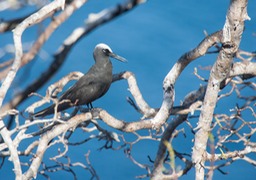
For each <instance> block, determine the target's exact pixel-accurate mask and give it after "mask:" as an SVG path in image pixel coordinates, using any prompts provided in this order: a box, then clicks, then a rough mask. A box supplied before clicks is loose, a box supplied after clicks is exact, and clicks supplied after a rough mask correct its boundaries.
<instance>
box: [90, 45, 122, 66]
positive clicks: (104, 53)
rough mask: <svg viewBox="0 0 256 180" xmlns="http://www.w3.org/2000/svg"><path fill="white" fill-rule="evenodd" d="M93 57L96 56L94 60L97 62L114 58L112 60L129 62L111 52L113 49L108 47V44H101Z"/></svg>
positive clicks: (97, 46) (96, 48)
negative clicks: (101, 59)
mask: <svg viewBox="0 0 256 180" xmlns="http://www.w3.org/2000/svg"><path fill="white" fill-rule="evenodd" d="M93 56H94V59H95V61H97V60H98V59H100V58H103V59H104V58H107V59H108V58H109V57H112V58H115V59H117V60H119V61H121V62H127V60H126V59H125V58H123V57H121V56H119V55H117V54H115V53H113V51H112V50H111V48H110V47H109V46H108V45H106V44H103V43H100V44H97V45H96V47H95V49H94V52H93Z"/></svg>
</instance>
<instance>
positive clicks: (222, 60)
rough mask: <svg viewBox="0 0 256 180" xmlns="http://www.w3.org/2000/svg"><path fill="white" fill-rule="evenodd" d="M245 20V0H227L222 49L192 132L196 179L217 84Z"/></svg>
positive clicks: (201, 173) (200, 172)
mask: <svg viewBox="0 0 256 180" xmlns="http://www.w3.org/2000/svg"><path fill="white" fill-rule="evenodd" d="M246 19H248V15H247V1H246V0H233V1H231V2H230V6H229V10H228V12H227V17H226V23H225V25H224V28H223V40H222V43H223V45H222V49H221V51H220V52H219V56H218V58H217V61H216V63H215V64H214V66H213V68H212V70H211V73H210V78H209V81H208V86H207V90H206V94H205V99H204V102H203V106H202V111H201V114H200V118H199V123H198V127H197V129H198V132H197V133H196V135H195V144H194V147H193V156H192V158H193V162H194V163H195V168H196V179H197V180H200V179H204V163H205V158H204V156H205V155H204V153H205V150H206V145H207V140H208V135H209V132H210V131H211V129H210V125H211V122H212V118H213V111H214V109H215V106H216V102H217V96H218V92H219V89H220V83H221V81H223V80H224V79H225V78H226V77H227V76H228V75H229V72H230V69H231V64H232V61H233V57H234V55H235V53H236V52H237V50H238V47H239V44H240V39H241V35H242V32H243V29H244V21H245V20H246Z"/></svg>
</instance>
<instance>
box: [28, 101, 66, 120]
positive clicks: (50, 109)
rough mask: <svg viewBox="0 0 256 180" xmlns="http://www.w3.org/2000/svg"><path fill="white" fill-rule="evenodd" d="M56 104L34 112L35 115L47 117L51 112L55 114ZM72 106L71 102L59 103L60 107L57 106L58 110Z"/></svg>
mask: <svg viewBox="0 0 256 180" xmlns="http://www.w3.org/2000/svg"><path fill="white" fill-rule="evenodd" d="M55 106H56V105H55V104H53V105H51V106H49V107H47V108H45V109H43V110H41V111H39V112H37V113H35V114H33V116H34V117H45V116H47V115H51V114H54V112H55ZM69 107H70V103H62V104H59V105H58V107H57V112H60V111H63V110H65V109H67V108H69Z"/></svg>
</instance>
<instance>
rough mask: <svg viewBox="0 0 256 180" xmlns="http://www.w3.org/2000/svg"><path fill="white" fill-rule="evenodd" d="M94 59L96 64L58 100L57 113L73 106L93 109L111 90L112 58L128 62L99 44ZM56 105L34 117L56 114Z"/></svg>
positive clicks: (104, 45)
mask: <svg viewBox="0 0 256 180" xmlns="http://www.w3.org/2000/svg"><path fill="white" fill-rule="evenodd" d="M93 57H94V61H95V64H94V65H93V66H92V67H91V68H90V69H89V70H88V72H87V73H86V74H84V75H83V76H82V77H81V78H80V79H79V80H78V81H77V82H76V83H75V84H74V85H73V86H71V87H70V88H69V89H68V90H67V91H66V92H64V93H63V94H62V95H61V96H60V97H59V99H58V102H60V103H59V104H58V107H57V112H61V111H64V110H66V109H68V108H70V107H73V106H81V105H87V106H88V108H89V109H90V108H92V102H93V101H95V100H96V99H99V98H100V97H102V96H103V95H104V94H106V92H107V91H108V90H109V88H110V85H111V83H112V75H113V72H112V69H113V67H112V63H111V61H110V57H111V58H114V59H117V60H119V61H121V62H127V60H126V59H125V58H123V57H121V56H119V55H117V54H115V53H113V51H112V50H111V48H110V47H109V46H108V45H106V44H104V43H100V44H97V45H96V47H95V49H94V52H93ZM55 106H56V104H52V105H51V106H49V107H47V108H45V109H43V110H41V111H39V112H37V113H35V114H34V115H33V116H34V117H44V116H47V115H50V114H54V112H55Z"/></svg>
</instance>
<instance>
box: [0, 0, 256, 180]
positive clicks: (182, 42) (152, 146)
mask: <svg viewBox="0 0 256 180" xmlns="http://www.w3.org/2000/svg"><path fill="white" fill-rule="evenodd" d="M119 2H121V1H117V0H109V1H104V0H97V1H92V0H91V1H89V2H88V3H87V4H86V5H84V6H83V7H82V8H81V9H79V10H78V11H76V12H75V13H74V15H73V16H72V17H71V18H70V19H69V20H68V21H67V22H65V23H64V24H63V25H62V26H61V27H60V28H59V29H58V30H57V31H56V32H55V33H54V34H53V35H52V37H51V38H50V39H49V41H48V42H47V43H46V44H45V45H44V46H43V51H44V52H45V56H44V57H46V58H44V59H42V58H41V57H38V58H37V60H36V62H33V63H31V64H30V67H29V68H23V69H21V70H20V72H19V73H18V75H17V78H16V79H15V82H14V87H20V88H24V87H26V85H27V84H28V83H29V82H31V80H34V79H36V78H37V77H39V76H40V75H41V73H42V72H43V71H44V70H45V69H47V68H48V65H49V64H50V63H51V61H52V59H53V54H54V53H55V52H56V50H57V48H58V47H59V46H60V45H61V43H62V42H63V39H65V38H66V37H67V36H68V35H69V34H70V33H71V32H72V30H73V28H75V27H78V26H82V25H83V23H84V20H85V19H86V18H87V16H88V14H89V13H97V12H99V11H100V10H102V9H103V8H105V7H111V6H114V5H116V4H117V3H119ZM228 3H229V1H223V0H220V1H199V0H190V1H185V0H180V1H169V0H159V1H156V0H155V1H154V0H151V1H148V2H147V3H145V4H141V5H139V6H138V7H136V8H135V9H134V10H132V11H130V12H128V13H126V14H124V15H122V16H121V17H118V18H116V19H114V20H113V21H111V22H109V23H107V24H104V25H103V26H101V27H99V28H97V29H96V30H94V31H93V32H91V33H90V34H89V36H86V37H85V38H83V39H82V40H81V41H80V42H79V43H77V44H76V46H74V48H73V49H72V51H71V53H70V54H69V55H68V57H67V60H66V62H65V63H64V65H63V66H62V67H61V69H60V71H58V72H57V73H56V75H55V76H54V77H53V78H52V79H51V80H50V81H49V82H48V83H47V84H46V85H45V86H44V87H43V88H41V89H40V90H39V91H38V93H40V94H42V95H44V93H45V90H46V88H47V86H48V85H50V84H51V83H53V82H55V81H57V80H58V79H60V78H61V77H63V76H64V75H66V74H68V73H69V72H72V71H81V72H86V71H87V70H88V69H89V67H90V66H91V65H92V64H93V63H94V62H93V58H92V51H93V49H94V47H95V45H96V44H97V43H100V42H104V43H106V44H108V45H110V47H111V48H112V50H113V51H114V52H116V53H117V54H120V55H121V56H123V57H125V58H126V59H128V61H129V62H128V63H126V64H123V63H119V62H117V61H115V60H113V65H114V72H121V71H124V70H129V71H132V72H133V73H134V74H135V75H136V78H137V82H138V85H139V87H140V89H141V92H142V94H143V96H144V98H145V99H146V101H147V102H148V103H149V105H150V106H152V107H159V106H160V105H161V102H162V81H163V79H164V77H165V75H166V74H167V73H168V71H169V70H170V69H171V67H172V66H173V64H174V63H175V62H176V61H177V59H178V58H179V57H180V56H181V55H182V54H183V53H185V52H187V51H189V50H191V49H193V48H194V47H195V46H196V45H197V44H199V43H200V41H201V40H202V39H203V38H204V33H203V31H204V30H205V31H207V32H208V33H209V34H210V33H213V32H215V31H217V30H219V29H221V28H222V27H223V24H224V23H225V14H226V10H227V7H228ZM255 5H256V2H255V1H250V2H249V9H248V13H249V16H250V17H251V19H252V20H251V21H250V22H246V25H247V26H246V29H245V33H244V37H245V38H244V40H243V41H242V43H241V47H243V48H244V49H246V50H248V51H252V50H255V48H254V47H255V46H254V45H253V44H255V41H256V39H255V36H252V33H253V32H255V29H254V25H255V19H256V14H255V12H254V10H255ZM32 9H33V8H32ZM29 11H30V12H31V11H32V10H31V9H28V8H26V9H23V10H19V11H17V12H16V11H10V12H9V11H8V12H4V13H2V14H0V16H1V18H5V19H11V18H13V17H17V16H19V15H20V14H26V13H27V12H29ZM14 12H15V13H14ZM252 23H254V24H252ZM37 30H38V27H31V28H29V29H28V30H26V31H25V33H24V36H23V38H22V40H23V42H31V41H33V40H34V39H35V38H36V37H37V35H38V34H37ZM1 36H2V37H1ZM1 36H0V45H1V47H2V46H3V44H5V42H10V41H11V39H12V37H11V33H9V34H7V35H1ZM10 57H11V56H10V55H9V56H6V57H5V59H4V60H6V59H8V58H10ZM215 58H216V55H209V56H205V57H201V58H200V59H198V60H196V61H195V62H193V63H192V64H191V65H189V66H188V68H187V69H186V70H184V72H183V73H182V75H181V76H180V77H179V79H178V81H177V83H176V86H175V89H176V99H175V105H179V103H180V101H182V100H183V97H184V96H185V95H186V94H187V93H188V92H190V91H192V90H195V89H197V88H198V87H199V83H202V82H201V81H199V80H198V79H197V78H196V77H195V76H194V75H193V71H194V67H198V66H208V65H212V63H213V62H214V61H215ZM1 61H2V60H1ZM24 73H26V77H29V78H27V79H26V78H25V80H24ZM201 73H202V74H203V75H204V77H205V78H208V73H209V72H208V71H206V72H205V71H203V72H201ZM188 82H190V83H188ZM127 88H128V86H127V83H126V82H125V81H120V82H116V83H114V84H113V85H112V86H111V88H110V90H109V92H108V93H107V94H106V95H105V96H104V97H102V98H101V99H100V100H97V101H96V102H95V103H94V106H95V107H102V108H104V109H106V110H107V111H108V112H110V113H111V114H112V115H114V116H115V117H117V118H119V119H124V120H126V121H135V120H138V119H139V118H140V115H139V114H138V113H137V112H135V110H134V109H133V108H132V107H131V106H130V105H128V103H126V97H127V96H131V95H130V93H129V92H128V91H127ZM18 90H19V89H18ZM18 90H17V89H16V90H13V91H10V92H9V93H8V96H7V98H6V101H8V100H10V99H11V98H12V97H13V95H14V94H15V93H16V92H17V91H18ZM37 99H38V98H34V97H33V98H29V100H28V101H26V102H24V103H23V104H22V105H21V106H20V107H19V109H20V110H23V109H24V108H25V107H27V106H28V105H29V104H31V103H33V102H34V101H35V100H37ZM230 103H231V104H232V103H235V99H234V100H233V102H232V100H231V102H226V104H230ZM226 104H225V102H224V104H223V106H225V105H226ZM218 109H221V107H218ZM193 121H194V122H191V123H192V124H195V123H196V122H195V121H196V119H194V120H193ZM101 125H102V126H104V124H102V123H101ZM104 127H106V126H104ZM183 127H184V128H186V129H187V130H188V133H187V138H183V137H181V136H179V137H178V138H177V140H175V141H174V143H173V145H174V147H175V148H176V149H177V150H178V151H180V152H181V151H183V152H188V153H190V152H191V148H192V146H193V143H192V142H191V138H192V134H190V133H189V129H188V127H187V126H186V125H183V126H181V128H183ZM108 129H109V130H110V131H111V130H113V129H110V128H108ZM117 133H121V132H117ZM74 137H75V138H73V140H77V139H83V138H85V137H88V133H83V132H81V131H78V132H77V133H76V134H75V136H74ZM129 138H132V137H129ZM103 144H104V141H96V140H93V141H90V142H88V143H86V144H84V145H81V146H79V147H70V149H69V155H70V156H72V161H73V162H76V161H80V162H85V157H84V154H85V153H87V152H88V150H90V151H91V154H90V161H91V163H92V165H93V167H94V168H95V170H96V171H97V173H98V175H99V177H100V178H101V179H103V180H108V179H122V180H130V179H134V177H135V176H137V175H142V174H145V173H146V171H145V170H144V169H140V168H139V167H138V166H135V165H134V164H133V163H132V162H131V161H130V160H129V159H128V158H127V157H126V156H125V154H124V152H123V150H124V149H121V150H119V151H112V150H102V151H98V150H97V149H98V148H100V147H101V146H102V145H103ZM24 145H25V144H24ZM118 145H120V144H115V146H118ZM157 146H158V143H157V142H152V141H149V140H144V141H141V142H140V143H138V144H136V145H134V147H133V151H132V153H133V154H132V155H133V156H134V157H135V158H136V160H137V161H139V162H141V163H145V164H150V162H149V161H148V158H147V155H149V156H150V157H151V158H152V159H154V158H155V155H156V152H157ZM20 148H21V149H23V148H24V147H20ZM60 148H63V147H61V146H60ZM62 150H63V149H62ZM54 153H56V152H55V151H53V150H49V151H48V152H47V153H46V155H45V159H47V155H52V154H54ZM22 159H26V158H22ZM5 163H6V166H4V168H3V169H2V170H0V176H1V177H2V176H5V177H7V179H12V178H13V173H12V172H11V169H12V164H11V163H8V162H7V160H6V162H5ZM151 165H152V164H151ZM238 167H239V168H238ZM237 169H239V170H237ZM224 170H225V171H228V172H229V175H228V176H224V175H222V174H220V173H219V172H217V171H216V172H215V174H214V179H224V178H225V179H226V178H228V179H240V177H241V176H240V175H241V174H243V178H244V179H253V177H255V175H256V171H255V169H254V167H252V166H251V165H249V164H247V163H244V162H240V161H239V162H235V163H234V164H232V165H231V166H229V167H225V168H224ZM75 172H76V173H77V175H78V178H79V179H89V178H90V174H89V173H88V171H86V170H84V169H82V168H76V169H75ZM49 175H50V176H51V177H52V179H71V178H72V176H71V175H70V174H68V173H66V172H63V171H62V172H60V173H52V174H49ZM193 178H194V170H191V171H190V172H189V173H188V174H187V175H185V176H183V177H182V178H181V179H193ZM38 179H43V177H42V176H38Z"/></svg>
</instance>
